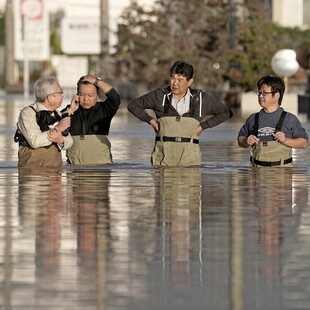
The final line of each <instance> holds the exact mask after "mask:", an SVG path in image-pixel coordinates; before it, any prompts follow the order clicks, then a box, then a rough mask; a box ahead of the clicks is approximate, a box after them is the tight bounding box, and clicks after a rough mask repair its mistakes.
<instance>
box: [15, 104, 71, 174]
mask: <svg viewBox="0 0 310 310" xmlns="http://www.w3.org/2000/svg"><path fill="white" fill-rule="evenodd" d="M30 108H31V109H32V110H33V111H34V112H35V113H36V121H37V124H38V125H39V127H40V130H41V131H42V132H43V131H47V130H49V126H50V125H53V124H55V123H56V122H59V121H60V119H61V117H60V116H59V115H58V114H57V113H56V112H55V113H54V115H51V114H52V113H53V111H38V112H37V111H36V110H35V109H34V108H33V107H32V106H30ZM63 135H64V136H66V135H68V133H66V134H64V133H63ZM14 141H15V142H18V144H19V148H18V167H53V168H54V167H60V166H61V165H62V156H61V152H60V150H59V148H58V146H57V144H56V143H52V144H50V145H48V146H45V147H39V148H36V149H33V148H32V147H31V146H30V145H29V144H28V142H27V140H26V138H25V137H24V136H23V135H22V133H20V132H19V130H17V131H16V133H15V136H14Z"/></svg>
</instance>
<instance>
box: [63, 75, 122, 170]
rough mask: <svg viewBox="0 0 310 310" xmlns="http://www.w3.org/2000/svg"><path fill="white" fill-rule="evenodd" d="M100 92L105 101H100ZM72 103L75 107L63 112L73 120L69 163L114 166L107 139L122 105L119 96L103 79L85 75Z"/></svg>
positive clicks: (80, 80)
mask: <svg viewBox="0 0 310 310" xmlns="http://www.w3.org/2000/svg"><path fill="white" fill-rule="evenodd" d="M99 90H101V91H102V92H103V93H104V94H105V96H106V98H105V100H104V101H99ZM72 100H73V101H75V102H76V104H75V106H72V105H70V106H67V107H66V109H64V110H63V111H62V112H63V113H68V114H69V115H70V116H71V118H72V124H71V127H70V134H71V136H72V139H73V146H72V147H71V148H70V149H68V150H67V159H68V163H69V164H73V165H104V164H111V163H112V154H111V143H110V141H109V139H108V137H107V136H108V134H109V130H110V125H111V121H112V118H113V117H114V116H115V114H116V112H117V110H118V108H119V106H120V103H121V102H120V96H119V94H118V93H117V92H116V90H115V89H114V88H113V87H112V86H111V85H109V84H108V83H106V82H105V81H103V80H102V79H101V78H99V77H95V76H93V75H85V76H82V77H81V78H80V79H79V81H78V82H77V94H76V95H74V96H73V98H72Z"/></svg>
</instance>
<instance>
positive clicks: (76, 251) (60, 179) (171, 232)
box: [0, 98, 310, 310]
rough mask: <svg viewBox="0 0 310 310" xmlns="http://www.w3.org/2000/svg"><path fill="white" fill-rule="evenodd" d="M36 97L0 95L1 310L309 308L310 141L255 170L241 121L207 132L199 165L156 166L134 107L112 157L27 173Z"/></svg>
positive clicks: (148, 133)
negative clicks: (23, 148) (17, 137)
mask: <svg viewBox="0 0 310 310" xmlns="http://www.w3.org/2000/svg"><path fill="white" fill-rule="evenodd" d="M29 103H31V100H28V101H27V102H25V101H23V100H22V99H19V100H16V99H14V98H8V99H5V100H4V98H0V133H1V135H0V146H1V148H0V158H1V162H0V197H1V200H0V308H1V309H4V310H19V309H23V310H25V309H38V310H39V309H40V310H41V309H57V310H67V309H70V310H71V309H74V310H88V309H89V310H125V309H126V310H139V309H141V310H148V309H152V310H159V309H161V310H163V309H164V310H173V309H178V310H185V309H190V310H202V309H216V310H222V309H223V310H228V309H229V310H248V309H251V310H253V309H262V310H269V309H270V310H271V309H272V310H284V309H310V208H309V189H310V180H309V168H310V160H309V159H310V156H309V152H310V148H308V149H305V150H296V151H295V152H294V160H295V161H296V167H294V168H288V169H284V168H273V169H271V168H267V169H266V168H262V169H251V168H249V150H248V149H241V148H239V147H238V146H237V142H236V136H237V133H238V130H239V128H240V127H241V125H242V124H243V121H244V120H243V119H241V118H240V117H238V115H236V116H235V117H234V118H233V119H231V120H229V121H227V122H225V123H223V124H221V125H220V126H218V127H216V128H213V129H210V130H206V131H204V132H203V134H202V136H201V142H200V144H201V150H202V153H203V164H202V166H201V167H191V168H190V167H188V168H173V167H170V168H157V169H155V168H153V167H152V166H151V164H150V154H151V151H152V147H153V143H154V133H153V131H152V129H151V127H150V126H147V125H146V124H145V123H142V122H139V121H137V120H136V119H135V118H133V117H132V116H131V115H129V113H128V112H127V111H126V110H125V108H124V106H125V105H124V106H123V107H122V108H121V110H120V111H119V112H118V114H117V116H116V117H115V119H114V120H113V121H112V127H111V131H110V136H109V138H110V141H111V143H112V154H113V159H114V163H115V164H114V165H109V166H99V167H73V166H68V165H66V164H65V154H64V153H63V155H64V166H63V169H61V170H48V169H23V170H20V171H19V170H18V169H17V145H16V144H15V143H14V141H13V135H14V132H15V129H16V127H15V123H16V121H17V117H18V114H19V110H20V109H21V108H22V107H23V106H25V105H27V104H29ZM284 108H285V106H284ZM303 125H304V127H305V128H306V130H307V132H308V134H310V123H305V124H303Z"/></svg>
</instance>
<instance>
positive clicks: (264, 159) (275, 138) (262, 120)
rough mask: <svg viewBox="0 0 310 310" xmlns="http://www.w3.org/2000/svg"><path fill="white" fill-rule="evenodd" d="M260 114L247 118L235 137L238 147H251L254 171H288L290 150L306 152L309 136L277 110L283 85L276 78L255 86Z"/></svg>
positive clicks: (290, 161) (287, 115) (278, 78)
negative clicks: (274, 169) (300, 149)
mask: <svg viewBox="0 0 310 310" xmlns="http://www.w3.org/2000/svg"><path fill="white" fill-rule="evenodd" d="M257 89H258V93H257V96H258V103H259V105H260V106H261V107H262V109H261V110H260V112H258V113H254V114H252V115H250V116H249V117H248V119H247V120H246V122H245V124H244V125H243V126H242V127H241V129H240V131H239V134H238V138H237V140H238V145H239V146H241V147H244V148H247V147H249V146H251V158H250V161H251V165H252V166H253V167H291V166H293V159H292V148H306V147H307V146H308V135H307V133H306V131H305V129H304V128H303V127H302V125H301V123H300V121H299V120H298V118H297V117H296V116H295V115H294V114H292V113H289V112H286V111H284V110H283V108H281V107H280V105H281V102H282V98H283V94H284V91H285V83H284V81H283V79H281V78H280V77H278V76H269V75H268V76H264V77H262V78H261V79H260V80H259V81H258V82H257Z"/></svg>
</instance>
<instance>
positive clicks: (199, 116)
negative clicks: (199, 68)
mask: <svg viewBox="0 0 310 310" xmlns="http://www.w3.org/2000/svg"><path fill="white" fill-rule="evenodd" d="M193 75H194V69H193V66H192V65H190V64H187V63H185V62H181V61H177V62H176V63H174V65H173V66H172V67H171V69H170V85H169V87H165V88H161V89H156V90H154V91H152V92H150V93H148V94H146V95H144V96H142V97H140V98H138V99H136V100H134V101H133V102H131V103H130V104H129V105H128V110H129V111H130V112H131V113H132V114H133V115H135V116H136V117H137V118H139V119H140V120H141V121H144V122H146V123H148V124H150V125H151V126H152V127H153V128H154V130H155V132H156V144H155V147H154V150H153V153H152V164H153V165H163V166H186V165H200V163H201V152H200V148H199V138H198V137H199V135H200V134H201V132H202V131H203V130H204V129H207V128H211V127H214V126H217V125H219V124H220V123H222V122H224V121H225V120H227V119H229V118H230V117H231V116H232V113H231V111H230V110H229V109H228V108H227V106H226V105H225V104H223V103H221V102H219V101H217V100H215V99H214V98H212V97H211V96H210V95H209V94H207V93H206V92H203V91H201V90H199V89H192V88H189V87H190V85H191V84H192V82H193ZM146 109H150V110H152V111H153V112H154V113H155V115H156V117H157V120H155V119H154V118H153V117H152V116H150V115H149V114H148V113H147V112H146V111H145V110H146Z"/></svg>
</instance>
